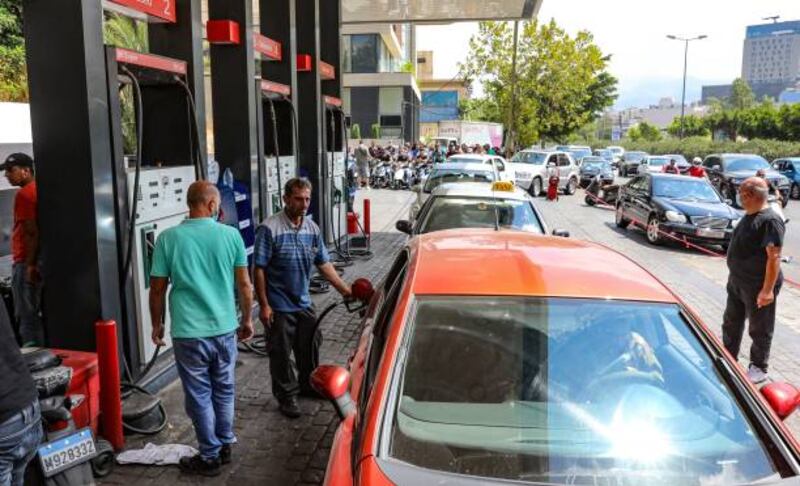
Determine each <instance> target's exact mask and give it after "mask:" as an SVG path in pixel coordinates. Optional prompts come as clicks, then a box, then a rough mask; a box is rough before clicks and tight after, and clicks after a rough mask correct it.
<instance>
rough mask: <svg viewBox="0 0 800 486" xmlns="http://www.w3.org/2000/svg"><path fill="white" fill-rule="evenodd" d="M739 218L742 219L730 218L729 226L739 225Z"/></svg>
mask: <svg viewBox="0 0 800 486" xmlns="http://www.w3.org/2000/svg"><path fill="white" fill-rule="evenodd" d="M741 220H742V218H736V219H732V220H731V227H733V228H735V227H737V226H738V225H739V221H741Z"/></svg>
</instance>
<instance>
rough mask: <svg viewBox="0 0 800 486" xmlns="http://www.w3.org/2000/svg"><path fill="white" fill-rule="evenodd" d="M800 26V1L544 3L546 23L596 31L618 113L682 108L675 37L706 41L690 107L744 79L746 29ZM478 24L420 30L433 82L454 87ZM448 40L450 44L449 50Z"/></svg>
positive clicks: (693, 56) (693, 47) (694, 53)
mask: <svg viewBox="0 0 800 486" xmlns="http://www.w3.org/2000/svg"><path fill="white" fill-rule="evenodd" d="M773 15H780V16H781V20H782V21H786V20H800V0H662V1H654V0H606V1H597V0H544V3H543V4H542V8H541V10H540V12H539V19H540V20H541V21H549V20H550V19H551V18H552V19H555V20H556V22H557V23H558V24H559V25H560V26H562V27H563V28H565V29H566V30H567V31H568V32H569V33H571V34H574V33H576V32H578V31H579V30H589V31H590V32H592V33H593V34H594V36H595V41H596V43H597V44H598V45H599V46H600V48H601V49H602V50H603V52H604V53H607V54H611V55H612V57H611V65H610V71H611V73H612V74H614V75H615V76H616V77H617V79H619V95H620V96H619V99H618V101H617V104H616V107H617V108H627V107H632V106H638V107H642V106H647V105H649V104H656V103H658V100H659V99H660V98H662V97H672V98H674V99H675V100H677V101H680V97H681V84H682V76H683V44H682V43H680V42H676V41H673V40H669V39H667V38H666V36H667V35H668V34H673V35H676V36H683V37H694V36H696V35H700V34H705V35H707V36H708V38H707V39H705V40H702V41H696V42H692V43H691V44H690V46H689V66H688V75H687V88H686V92H687V94H686V99H687V102H691V101H696V100H699V99H700V90H701V87H702V86H703V85H704V84H727V83H730V82H731V81H732V80H733V79H734V78H736V77H738V76H740V75H741V66H742V46H743V42H744V36H745V28H746V26H747V25H751V24H760V23H766V22H770V21H764V20H762V18H763V17H767V16H773ZM475 33H477V24H475V23H460V24H451V25H443V26H419V27H418V28H417V49H418V50H433V51H434V76H435V77H437V78H445V79H449V78H451V77H453V76H454V75H455V74H456V73H457V72H458V68H457V63H458V61H460V60H463V59H465V58H466V56H467V54H468V50H469V46H468V42H469V38H470V36H471V35H473V34H475ZM443 39H446V42H443Z"/></svg>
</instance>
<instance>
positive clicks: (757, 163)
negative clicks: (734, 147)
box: [723, 156, 769, 172]
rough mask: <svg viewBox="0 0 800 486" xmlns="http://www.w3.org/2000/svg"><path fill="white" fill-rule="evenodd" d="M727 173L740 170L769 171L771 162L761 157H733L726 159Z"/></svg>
mask: <svg viewBox="0 0 800 486" xmlns="http://www.w3.org/2000/svg"><path fill="white" fill-rule="evenodd" d="M724 165H725V167H723V168H724V169H725V171H726V172H728V171H729V172H736V171H739V170H744V171H756V170H759V169H769V162H767V161H766V160H765V159H764V158H762V157H759V156H749V157H731V158H726V159H725V164H724Z"/></svg>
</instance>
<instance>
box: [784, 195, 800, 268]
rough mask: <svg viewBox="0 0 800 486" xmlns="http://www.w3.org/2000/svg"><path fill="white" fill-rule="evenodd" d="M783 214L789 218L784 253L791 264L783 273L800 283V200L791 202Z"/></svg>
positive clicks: (787, 264) (785, 266)
mask: <svg viewBox="0 0 800 486" xmlns="http://www.w3.org/2000/svg"><path fill="white" fill-rule="evenodd" d="M783 212H784V214H785V215H786V217H787V218H789V224H787V225H786V240H785V241H784V250H783V253H784V255H785V256H788V257H790V261H789V263H785V264H784V265H783V273H784V275H785V276H786V277H787V278H789V279H791V280H793V281H795V282H798V283H800V200H797V199H792V200H790V201H789V204H788V205H787V206H786V207H785V208H783Z"/></svg>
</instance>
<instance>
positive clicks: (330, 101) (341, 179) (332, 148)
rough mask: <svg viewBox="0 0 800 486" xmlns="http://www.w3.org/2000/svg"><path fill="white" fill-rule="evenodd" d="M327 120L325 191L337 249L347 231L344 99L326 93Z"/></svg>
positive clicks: (333, 240)
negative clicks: (342, 107)
mask: <svg viewBox="0 0 800 486" xmlns="http://www.w3.org/2000/svg"><path fill="white" fill-rule="evenodd" d="M324 99H325V121H326V125H327V126H326V130H327V137H326V139H327V157H326V164H325V173H324V183H325V188H324V189H325V190H324V191H323V194H325V195H326V197H327V198H328V203H329V204H328V207H329V208H330V209H329V211H328V215H327V216H328V217H327V218H326V219H328V222H327V224H328V227H329V229H330V232H329V234H330V235H331V239H332V242H333V244H334V246H335V247H336V248H337V250H340V245H341V243H342V242H343V241H344V240H346V235H347V193H348V190H347V159H346V152H347V149H346V146H345V136H346V135H345V133H344V132H345V126H344V125H345V118H344V116H342V115H343V112H342V110H341V108H340V106H341V101H340V100H338V99H337V98H332V97H329V96H325V97H324Z"/></svg>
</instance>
